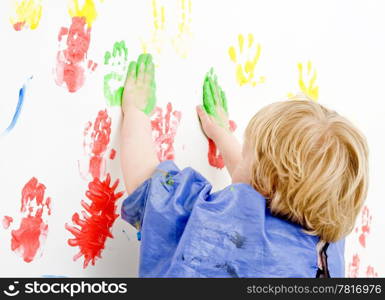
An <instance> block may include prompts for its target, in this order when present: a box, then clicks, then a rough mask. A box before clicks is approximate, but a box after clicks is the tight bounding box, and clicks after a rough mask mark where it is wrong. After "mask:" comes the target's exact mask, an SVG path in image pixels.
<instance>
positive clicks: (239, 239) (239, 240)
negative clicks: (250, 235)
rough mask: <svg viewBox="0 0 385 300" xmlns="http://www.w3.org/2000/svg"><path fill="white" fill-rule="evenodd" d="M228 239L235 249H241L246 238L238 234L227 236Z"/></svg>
mask: <svg viewBox="0 0 385 300" xmlns="http://www.w3.org/2000/svg"><path fill="white" fill-rule="evenodd" d="M229 239H230V241H231V242H232V243H233V244H234V245H235V247H237V248H242V247H243V246H244V245H245V242H246V237H244V236H242V235H240V234H239V232H234V233H233V234H231V235H229Z"/></svg>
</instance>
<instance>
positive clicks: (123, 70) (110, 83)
mask: <svg viewBox="0 0 385 300" xmlns="http://www.w3.org/2000/svg"><path fill="white" fill-rule="evenodd" d="M127 53H128V52H127V48H126V45H125V42H124V41H121V42H115V44H114V47H113V50H112V52H110V51H107V52H106V53H105V55H104V64H105V65H108V66H110V68H111V70H110V72H109V73H108V74H106V75H105V76H104V97H105V98H106V100H107V103H108V105H110V106H117V105H119V106H120V105H122V95H123V90H124V82H125V80H126V75H127V66H128V63H127Z"/></svg>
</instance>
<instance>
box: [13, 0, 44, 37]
mask: <svg viewBox="0 0 385 300" xmlns="http://www.w3.org/2000/svg"><path fill="white" fill-rule="evenodd" d="M13 3H14V6H15V13H16V16H14V17H11V20H10V21H11V23H12V25H13V28H14V29H15V30H16V31H19V30H21V29H23V28H24V27H25V28H29V29H36V28H37V26H39V22H40V18H41V12H42V6H41V0H35V1H34V0H23V1H13Z"/></svg>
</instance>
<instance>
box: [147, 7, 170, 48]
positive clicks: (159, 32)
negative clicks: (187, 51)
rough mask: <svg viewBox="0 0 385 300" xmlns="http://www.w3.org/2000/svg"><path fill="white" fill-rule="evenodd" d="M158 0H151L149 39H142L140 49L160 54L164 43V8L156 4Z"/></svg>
mask: <svg viewBox="0 0 385 300" xmlns="http://www.w3.org/2000/svg"><path fill="white" fill-rule="evenodd" d="M158 2H159V0H152V18H153V25H152V34H151V38H150V40H149V41H147V42H145V41H143V40H142V49H143V52H144V53H157V54H160V53H161V52H162V49H163V47H164V43H165V40H166V38H165V23H166V17H165V8H164V5H159V4H158Z"/></svg>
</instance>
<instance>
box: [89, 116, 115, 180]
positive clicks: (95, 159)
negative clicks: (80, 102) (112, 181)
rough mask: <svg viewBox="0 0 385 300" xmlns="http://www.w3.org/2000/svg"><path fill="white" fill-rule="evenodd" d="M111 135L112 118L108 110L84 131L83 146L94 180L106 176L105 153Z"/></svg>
mask: <svg viewBox="0 0 385 300" xmlns="http://www.w3.org/2000/svg"><path fill="white" fill-rule="evenodd" d="M91 129H92V132H91V133H90V131H91ZM110 134H111V118H110V117H109V116H108V113H107V110H101V111H99V113H98V115H97V117H96V119H95V121H94V123H93V124H92V123H91V122H88V123H87V125H86V127H85V129H84V142H83V146H84V149H85V152H86V154H87V155H88V158H89V164H88V171H89V173H90V174H91V176H92V178H101V177H102V176H104V174H105V169H106V159H105V153H106V151H107V146H108V144H109V142H110Z"/></svg>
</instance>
